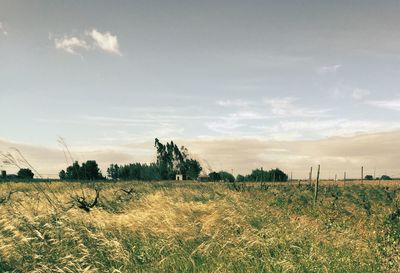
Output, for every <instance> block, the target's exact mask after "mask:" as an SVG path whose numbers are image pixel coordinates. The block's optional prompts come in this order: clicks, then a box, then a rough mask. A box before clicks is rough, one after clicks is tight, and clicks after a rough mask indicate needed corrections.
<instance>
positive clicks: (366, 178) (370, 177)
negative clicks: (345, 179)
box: [364, 174, 374, 180]
mask: <svg viewBox="0 0 400 273" xmlns="http://www.w3.org/2000/svg"><path fill="white" fill-rule="evenodd" d="M364 179H365V180H373V179H374V177H373V176H372V175H370V174H368V175H366V176H365V177H364Z"/></svg>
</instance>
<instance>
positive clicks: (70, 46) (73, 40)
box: [54, 36, 90, 54]
mask: <svg viewBox="0 0 400 273" xmlns="http://www.w3.org/2000/svg"><path fill="white" fill-rule="evenodd" d="M54 44H55V46H56V48H57V49H61V50H64V51H66V52H68V53H70V54H78V52H77V50H78V49H85V50H88V49H89V48H90V47H89V45H88V44H87V42H86V41H85V40H82V39H79V38H77V37H68V36H64V38H61V39H57V38H55V39H54Z"/></svg>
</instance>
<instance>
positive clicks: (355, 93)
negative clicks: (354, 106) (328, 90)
mask: <svg viewBox="0 0 400 273" xmlns="http://www.w3.org/2000/svg"><path fill="white" fill-rule="evenodd" d="M370 94H371V91H370V90H368V89H365V88H359V87H352V86H347V85H343V84H339V85H337V86H336V87H335V88H333V90H332V96H333V97H334V98H336V99H345V98H350V97H351V98H352V99H355V100H363V99H365V98H366V97H367V96H369V95H370Z"/></svg>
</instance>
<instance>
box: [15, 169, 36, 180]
mask: <svg viewBox="0 0 400 273" xmlns="http://www.w3.org/2000/svg"><path fill="white" fill-rule="evenodd" d="M17 175H18V178H22V179H33V176H34V174H33V172H32V170H31V169H19V171H18V174H17Z"/></svg>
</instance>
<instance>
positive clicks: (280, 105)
mask: <svg viewBox="0 0 400 273" xmlns="http://www.w3.org/2000/svg"><path fill="white" fill-rule="evenodd" d="M297 100H298V99H297V98H293V97H285V98H272V99H270V98H267V99H264V103H265V104H267V105H269V106H270V109H271V113H272V114H274V115H276V116H279V117H319V116H323V115H325V114H326V113H327V112H328V111H329V109H318V110H312V109H307V108H303V107H298V106H296V105H295V104H294V102H295V101H297Z"/></svg>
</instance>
